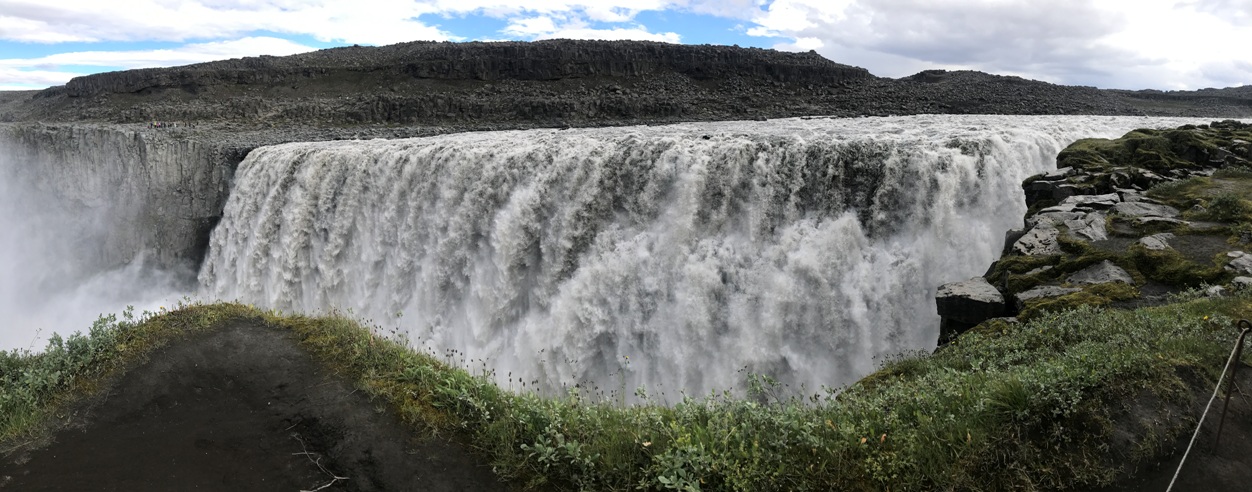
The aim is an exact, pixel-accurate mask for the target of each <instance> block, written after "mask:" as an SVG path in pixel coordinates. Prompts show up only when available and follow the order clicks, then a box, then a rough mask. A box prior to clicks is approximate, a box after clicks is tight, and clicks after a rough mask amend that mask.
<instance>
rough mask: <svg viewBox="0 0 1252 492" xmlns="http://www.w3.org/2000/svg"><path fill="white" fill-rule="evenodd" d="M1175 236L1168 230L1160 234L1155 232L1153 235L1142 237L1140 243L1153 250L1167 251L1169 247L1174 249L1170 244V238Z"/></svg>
mask: <svg viewBox="0 0 1252 492" xmlns="http://www.w3.org/2000/svg"><path fill="white" fill-rule="evenodd" d="M1173 238H1174V235H1173V234H1171V233H1168V232H1163V233H1160V234H1153V235H1151V236H1146V237H1141V238H1139V244H1142V245H1143V247H1145V248H1147V249H1149V250H1151V251H1165V250H1167V249H1172V248H1170V246H1169V240H1170V239H1173Z"/></svg>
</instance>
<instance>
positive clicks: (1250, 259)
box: [1226, 251, 1252, 275]
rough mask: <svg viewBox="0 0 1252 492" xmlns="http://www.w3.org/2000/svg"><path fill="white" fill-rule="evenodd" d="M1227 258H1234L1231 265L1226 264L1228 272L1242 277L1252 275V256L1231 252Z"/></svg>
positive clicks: (1240, 252)
mask: <svg viewBox="0 0 1252 492" xmlns="http://www.w3.org/2000/svg"><path fill="white" fill-rule="evenodd" d="M1226 256H1228V257H1230V258H1232V259H1231V260H1230V263H1227V264H1226V271H1230V272H1235V273H1237V274H1240V275H1252V255H1249V254H1247V253H1244V252H1242V251H1231V252H1229V253H1226Z"/></svg>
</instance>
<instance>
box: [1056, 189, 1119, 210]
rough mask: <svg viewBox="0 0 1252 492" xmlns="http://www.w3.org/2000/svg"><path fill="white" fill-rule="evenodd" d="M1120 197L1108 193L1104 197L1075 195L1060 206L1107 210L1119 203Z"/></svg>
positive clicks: (1063, 201)
mask: <svg viewBox="0 0 1252 492" xmlns="http://www.w3.org/2000/svg"><path fill="white" fill-rule="evenodd" d="M1121 201H1122V197H1121V196H1120V195H1118V194H1117V193H1108V194H1105V195H1075V196H1071V197H1069V198H1066V199H1064V200H1062V201H1061V205H1073V206H1075V207H1089V208H1094V209H1100V210H1103V209H1108V208H1112V207H1113V206H1114V205H1117V204H1118V203H1121Z"/></svg>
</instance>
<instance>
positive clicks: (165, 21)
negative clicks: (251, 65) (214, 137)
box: [0, 0, 450, 44]
mask: <svg viewBox="0 0 1252 492" xmlns="http://www.w3.org/2000/svg"><path fill="white" fill-rule="evenodd" d="M0 12H2V13H0V39H4V40H10V41H23V42H44V43H46V42H61V41H137V40H146V41H152V40H158V41H177V42H181V41H187V40H194V39H222V38H233V37H239V36H245V35H247V34H248V33H252V32H255V31H272V32H278V33H286V34H305V35H310V36H313V37H315V38H317V39H318V40H322V41H338V42H344V43H364V44H389V43H397V42H401V41H413V40H447V39H449V37H450V36H449V35H448V34H447V33H444V32H442V31H440V30H438V29H436V28H433V27H430V26H427V25H426V24H424V23H422V22H420V21H418V20H417V17H418V16H420V15H423V14H427V13H432V12H434V10H433V8H432V7H431V6H430V5H429V4H425V3H419V2H414V1H412V0H354V1H351V2H342V1H334V0H261V1H257V2H241V1H221V0H182V1H167V0H125V1H124V0H90V1H83V0H78V1H63V2H46V1H44V0H0Z"/></svg>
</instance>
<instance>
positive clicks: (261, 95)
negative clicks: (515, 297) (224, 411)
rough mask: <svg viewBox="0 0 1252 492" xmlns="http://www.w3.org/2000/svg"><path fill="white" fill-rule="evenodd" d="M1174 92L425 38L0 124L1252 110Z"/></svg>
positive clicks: (655, 46) (238, 69)
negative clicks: (882, 74)
mask: <svg viewBox="0 0 1252 492" xmlns="http://www.w3.org/2000/svg"><path fill="white" fill-rule="evenodd" d="M1163 94H1165V93H1147V94H1146V95H1144V97H1140V96H1141V94H1139V93H1134V92H1126V91H1109V90H1100V89H1095V88H1092V87H1073V86H1063V85H1055V84H1049V83H1045V82H1039V81H1032V80H1025V79H1022V78H1018V77H1002V76H996V75H989V74H985V73H980V72H970V71H959V72H945V71H942V70H928V71H925V72H922V73H919V74H917V75H915V76H912V77H906V78H902V79H898V80H897V79H887V78H879V77H875V76H873V75H872V74H870V73H869V72H868V71H866V70H865V69H862V68H858V67H853V66H849V65H843V64H839V63H835V62H833V61H830V60H827V59H825V58H823V57H821V56H820V55H818V54H816V53H813V52H809V53H785V52H778V51H773V50H762V49H756V48H739V47H736V46H711V45H700V46H693V45H677V44H668V43H654V42H641V41H575V40H549V41H538V42H529V43H527V42H492V43H482V42H474V43H432V42H413V43H402V44H396V45H391V46H382V47H357V46H353V47H345V48H333V49H327V50H321V51H317V52H312V53H305V54H300V55H293V56H287V57H269V56H262V57H256V58H244V59H235V60H225V61H218V62H210V63H202V64H196V65H188V66H183V67H173V68H154V69H143V70H128V71H123V72H112V73H103V74H96V75H90V76H85V77H79V78H76V79H73V80H71V81H70V82H69V83H67V84H66V85H65V86H61V87H53V88H50V89H47V90H44V91H41V92H39V93H38V94H35V95H33V96H31V95H22V96H21V97H20V98H19V99H21V100H20V101H7V99H6V98H5V97H2V96H0V121H47V120H55V121H110V122H129V123H136V122H143V121H152V120H162V121H197V122H204V123H208V122H216V123H225V122H229V123H233V124H240V125H245V126H248V127H251V128H258V127H259V128H264V127H270V126H274V127H279V128H290V127H294V126H316V127H323V128H329V127H342V126H363V125H379V124H382V125H389V126H399V125H406V126H422V127H432V126H442V127H454V128H456V129H458V130H499V129H515V128H523V127H537V126H538V127H554V126H555V127H564V126H612V125H629V124H650V123H668V122H678V121H711V120H748V119H761V118H780V117H794V116H815V115H823V116H826V115H829V116H862V115H870V116H885V115H908V114H1105V115H1145V114H1147V115H1161V116H1196V115H1203V116H1216V117H1246V116H1248V115H1252V98H1248V97H1246V96H1245V95H1243V94H1242V93H1238V92H1220V93H1217V94H1209V93H1204V94H1200V93H1187V94H1183V93H1168V94H1165V95H1163ZM6 101H7V102H6Z"/></svg>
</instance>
